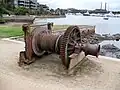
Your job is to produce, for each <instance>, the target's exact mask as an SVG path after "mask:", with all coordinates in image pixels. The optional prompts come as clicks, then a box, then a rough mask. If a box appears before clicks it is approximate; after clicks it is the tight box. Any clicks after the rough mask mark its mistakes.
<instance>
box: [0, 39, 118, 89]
mask: <svg viewBox="0 0 120 90" xmlns="http://www.w3.org/2000/svg"><path fill="white" fill-rule="evenodd" d="M21 50H24V45H23V44H20V43H13V42H10V41H4V40H0V90H120V62H119V61H111V60H109V59H107V58H106V59H105V58H103V57H101V56H100V57H99V58H98V59H96V58H94V57H90V56H88V58H89V59H87V58H86V62H85V63H83V64H82V65H81V66H79V65H78V66H77V68H76V69H75V72H74V73H73V74H71V75H67V74H66V71H65V70H64V67H63V66H62V63H61V60H60V59H59V58H58V56H57V55H54V54H51V55H48V56H46V57H45V56H43V57H42V58H41V59H38V60H37V61H36V62H35V63H33V64H31V65H29V66H24V67H19V66H18V64H17V62H18V58H19V52H20V51H21Z"/></svg>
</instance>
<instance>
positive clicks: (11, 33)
mask: <svg viewBox="0 0 120 90" xmlns="http://www.w3.org/2000/svg"><path fill="white" fill-rule="evenodd" d="M22 35H23V31H22V27H12V26H0V37H1V38H8V37H16V36H22Z"/></svg>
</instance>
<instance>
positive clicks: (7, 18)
mask: <svg viewBox="0 0 120 90" xmlns="http://www.w3.org/2000/svg"><path fill="white" fill-rule="evenodd" d="M65 17H66V16H65V15H41V16H35V15H30V16H26V15H19V16H16V15H11V16H3V19H4V20H5V21H6V22H24V23H33V22H34V20H35V18H65Z"/></svg>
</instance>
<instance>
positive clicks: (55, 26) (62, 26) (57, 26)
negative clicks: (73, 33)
mask: <svg viewBox="0 0 120 90" xmlns="http://www.w3.org/2000/svg"><path fill="white" fill-rule="evenodd" d="M69 26H70V25H54V26H53V30H54V31H55V30H64V29H67V28H68V27H69Z"/></svg>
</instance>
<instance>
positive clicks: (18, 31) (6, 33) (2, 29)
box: [0, 25, 69, 38]
mask: <svg viewBox="0 0 120 90" xmlns="http://www.w3.org/2000/svg"><path fill="white" fill-rule="evenodd" d="M68 27H69V25H54V26H53V30H54V31H55V30H66V29H67V28H68ZM16 36H23V31H22V27H21V26H9V25H6V26H5V25H3V26H2V25H1V26H0V38H8V37H16Z"/></svg>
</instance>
